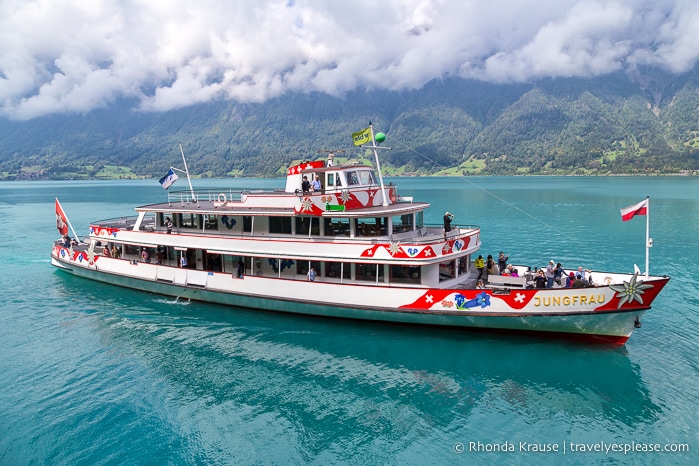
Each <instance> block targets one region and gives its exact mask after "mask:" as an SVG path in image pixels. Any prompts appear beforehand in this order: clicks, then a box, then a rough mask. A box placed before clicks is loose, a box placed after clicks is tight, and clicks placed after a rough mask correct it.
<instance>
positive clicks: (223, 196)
mask: <svg viewBox="0 0 699 466" xmlns="http://www.w3.org/2000/svg"><path fill="white" fill-rule="evenodd" d="M218 203H219V204H225V203H226V194H225V193H221V194H219V195H218Z"/></svg>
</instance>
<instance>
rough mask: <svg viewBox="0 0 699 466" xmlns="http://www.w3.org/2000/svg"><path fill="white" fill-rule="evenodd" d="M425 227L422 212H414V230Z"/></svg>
mask: <svg viewBox="0 0 699 466" xmlns="http://www.w3.org/2000/svg"><path fill="white" fill-rule="evenodd" d="M424 225H425V223H424V221H423V212H422V211H419V212H415V228H416V229H417V228H422V227H423V226H424Z"/></svg>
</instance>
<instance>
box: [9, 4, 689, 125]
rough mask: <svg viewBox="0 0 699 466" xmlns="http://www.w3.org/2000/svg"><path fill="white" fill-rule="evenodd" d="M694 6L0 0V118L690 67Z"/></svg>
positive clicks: (164, 108)
mask: <svg viewBox="0 0 699 466" xmlns="http://www.w3.org/2000/svg"><path fill="white" fill-rule="evenodd" d="M698 58H699V1H697V0H674V1H670V0H618V1H613V0H610V1H604V0H597V1H595V0H584V1H574V0H352V1H342V0H196V1H192V0H189V1H187V0H0V117H3V118H6V119H12V120H30V119H32V118H37V117H41V116H45V115H51V114H56V113H86V112H89V111H90V110H92V109H95V108H103V107H107V106H108V105H109V104H110V103H112V102H114V101H116V100H117V99H129V100H130V101H133V102H134V107H135V108H137V109H138V110H142V111H147V112H164V111H168V110H172V109H177V108H182V107H186V106H190V105H195V104H200V103H205V102H210V101H214V100H235V101H238V102H264V101H265V100H267V99H270V98H274V97H277V96H280V95H283V94H285V93H290V92H314V91H316V92H323V93H327V94H331V95H334V96H343V95H345V94H346V93H347V92H349V91H353V90H357V89H360V90H361V89H367V90H375V89H388V90H405V89H418V88H420V87H422V86H423V85H424V84H426V83H427V82H429V81H431V80H434V79H443V78H449V77H463V78H469V79H477V80H482V81H488V82H497V83H512V82H531V81H534V80H536V79H539V78H546V77H591V76H600V75H604V74H607V73H612V72H619V71H633V70H635V69H637V68H639V67H646V66H651V67H659V68H662V69H664V70H667V71H669V72H671V73H682V72H686V71H689V70H691V69H692V68H693V67H694V66H695V64H696V62H697V59H698Z"/></svg>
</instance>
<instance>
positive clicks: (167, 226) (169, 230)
mask: <svg viewBox="0 0 699 466" xmlns="http://www.w3.org/2000/svg"><path fill="white" fill-rule="evenodd" d="M165 229H166V230H167V234H168V235H169V234H172V220H170V217H167V218H166V219H165Z"/></svg>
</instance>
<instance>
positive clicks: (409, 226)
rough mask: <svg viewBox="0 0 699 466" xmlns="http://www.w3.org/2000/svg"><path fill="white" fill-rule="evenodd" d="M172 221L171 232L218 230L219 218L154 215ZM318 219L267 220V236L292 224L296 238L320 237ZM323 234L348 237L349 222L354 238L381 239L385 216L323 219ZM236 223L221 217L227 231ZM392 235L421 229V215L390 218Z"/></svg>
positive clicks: (247, 227) (248, 226)
mask: <svg viewBox="0 0 699 466" xmlns="http://www.w3.org/2000/svg"><path fill="white" fill-rule="evenodd" d="M238 218H240V217H238ZM168 219H169V220H170V221H171V222H172V225H173V228H175V229H178V230H179V229H193V230H201V229H202V228H203V229H204V230H208V231H211V230H218V229H219V216H218V215H211V214H195V213H174V214H172V216H171V217H166V216H165V215H164V214H162V213H159V214H158V222H157V224H158V225H159V226H160V227H161V228H164V226H165V225H166V222H167V220H168ZM320 220H321V219H320V218H319V217H310V216H308V217H268V222H269V223H268V225H269V230H268V231H269V233H271V234H286V235H290V234H292V222H293V223H294V224H295V225H294V226H295V232H296V234H297V235H309V234H310V235H316V236H318V235H320ZM322 220H323V225H324V231H325V234H326V235H328V236H349V235H350V221H353V222H354V226H355V232H356V233H355V234H356V235H357V236H381V235H387V234H388V217H375V218H356V219H349V218H344V217H337V218H323V219H322ZM236 222H237V220H236V219H235V217H232V218H229V217H227V216H223V217H221V223H223V224H224V225H225V226H226V227H228V228H229V229H230V228H232V227H233V225H235V223H236ZM242 223H243V225H242V230H243V232H251V231H252V226H253V220H252V217H251V216H243V217H242ZM391 223H392V226H393V228H392V230H393V233H394V234H396V233H402V232H405V231H411V230H414V229H419V228H422V226H423V213H422V212H416V213H415V215H413V214H405V215H401V216H396V217H392V222H391Z"/></svg>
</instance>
